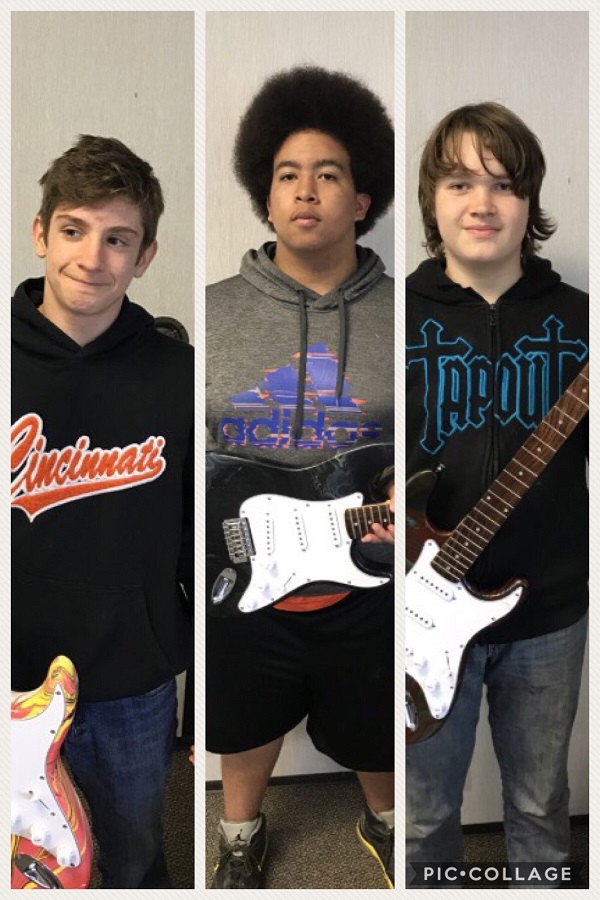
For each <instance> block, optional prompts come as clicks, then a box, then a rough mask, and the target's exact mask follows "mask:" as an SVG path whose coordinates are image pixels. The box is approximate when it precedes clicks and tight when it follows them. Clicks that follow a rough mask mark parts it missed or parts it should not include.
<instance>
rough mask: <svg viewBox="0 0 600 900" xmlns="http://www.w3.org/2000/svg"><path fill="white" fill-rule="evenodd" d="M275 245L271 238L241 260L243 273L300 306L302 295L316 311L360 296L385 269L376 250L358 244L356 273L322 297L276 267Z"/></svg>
mask: <svg viewBox="0 0 600 900" xmlns="http://www.w3.org/2000/svg"><path fill="white" fill-rule="evenodd" d="M275 247H276V244H275V242H274V241H272V242H269V243H266V244H263V246H262V247H261V248H260V249H259V250H249V251H248V252H247V253H246V254H245V255H244V257H243V259H242V265H241V267H240V275H241V276H242V277H243V278H245V279H246V281H249V282H250V284H251V285H252V286H253V287H255V288H257V290H259V291H261V292H262V293H263V294H267V295H268V296H269V297H272V298H273V299H274V300H279V301H280V302H281V303H293V304H294V305H298V303H299V302H300V301H299V298H300V297H301V296H302V297H304V299H305V303H307V304H308V305H309V306H310V308H311V309H314V310H315V311H317V310H324V311H327V310H331V309H336V308H337V307H338V306H339V305H340V302H343V303H352V302H354V301H355V300H358V299H360V297H362V296H363V294H365V293H366V292H367V291H369V290H370V289H371V288H372V287H373V285H374V284H376V283H377V282H378V281H379V279H380V278H381V277H382V275H383V273H384V271H385V266H384V264H383V262H382V261H381V259H380V258H379V256H377V254H376V253H374V251H373V250H370V249H368V248H366V247H359V246H357V248H356V255H357V260H358V268H357V270H356V272H354V273H353V274H352V275H351V276H350V278H348V279H347V280H346V281H344V282H343V284H340V285H339V287H336V288H335V289H334V290H333V291H330V292H329V293H328V294H325V295H323V296H321V295H320V294H317V293H315V292H314V291H311V290H310V289H309V288H307V287H305V286H304V285H303V284H300V282H298V281H295V280H294V279H293V278H290V277H289V276H288V275H285V273H284V272H282V271H281V269H278V268H277V266H276V265H275V263H274V262H273V256H274V255H275ZM340 297H341V300H340Z"/></svg>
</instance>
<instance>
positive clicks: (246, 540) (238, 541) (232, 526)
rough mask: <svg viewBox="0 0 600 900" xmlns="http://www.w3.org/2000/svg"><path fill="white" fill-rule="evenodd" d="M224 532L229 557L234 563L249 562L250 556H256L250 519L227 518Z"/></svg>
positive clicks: (224, 523)
mask: <svg viewBox="0 0 600 900" xmlns="http://www.w3.org/2000/svg"><path fill="white" fill-rule="evenodd" d="M223 532H224V534H225V543H226V544H227V552H228V553H229V559H230V560H231V562H232V563H235V564H238V563H245V562H248V559H249V557H251V556H254V553H255V550H254V544H253V542H252V535H251V533H250V524H249V522H248V519H244V518H241V519H225V521H224V522H223Z"/></svg>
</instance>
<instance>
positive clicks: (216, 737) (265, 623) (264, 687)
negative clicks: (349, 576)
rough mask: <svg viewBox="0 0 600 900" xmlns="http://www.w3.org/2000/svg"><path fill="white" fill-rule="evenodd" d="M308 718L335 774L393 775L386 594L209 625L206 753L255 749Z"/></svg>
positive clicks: (390, 625) (388, 589)
mask: <svg viewBox="0 0 600 900" xmlns="http://www.w3.org/2000/svg"><path fill="white" fill-rule="evenodd" d="M305 716H308V722H307V730H308V733H309V735H310V737H311V739H312V741H313V743H314V745H315V747H316V748H317V749H318V750H320V751H321V752H322V753H325V754H326V755H327V756H329V757H331V758H332V759H333V760H335V761H336V762H337V763H339V764H340V765H342V766H345V767H346V768H348V769H354V770H359V771H365V772H388V771H393V768H394V589H393V585H384V586H383V587H381V588H376V589H375V590H372V591H368V592H365V591H363V592H360V593H354V594H352V595H351V596H349V597H347V598H346V599H345V600H342V601H340V602H339V603H336V604H334V605H333V606H330V607H327V608H326V609H320V610H316V611H315V612H306V613H296V612H284V611H283V610H277V609H274V608H268V609H265V610H261V611H259V612H255V613H249V614H248V615H245V616H241V617H237V618H233V619H223V618H214V617H211V616H209V617H208V618H207V623H206V738H207V749H208V750H210V751H211V752H213V753H238V752H240V751H243V750H250V749H252V748H254V747H260V746H262V745H263V744H267V743H268V742H269V741H272V740H274V739H275V738H277V737H281V735H283V734H287V732H288V731H291V729H292V728H294V726H295V725H297V724H298V723H299V722H301V721H302V719H303V718H304V717H305Z"/></svg>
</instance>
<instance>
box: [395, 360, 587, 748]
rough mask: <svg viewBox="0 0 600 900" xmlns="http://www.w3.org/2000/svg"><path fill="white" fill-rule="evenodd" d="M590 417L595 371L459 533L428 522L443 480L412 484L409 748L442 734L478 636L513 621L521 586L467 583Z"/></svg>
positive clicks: (433, 475) (533, 437)
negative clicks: (481, 588) (567, 442)
mask: <svg viewBox="0 0 600 900" xmlns="http://www.w3.org/2000/svg"><path fill="white" fill-rule="evenodd" d="M588 409H589V382H588V364H586V366H585V367H584V368H583V370H582V371H581V372H580V373H579V375H578V376H577V377H576V378H575V380H574V381H573V382H572V383H571V384H570V385H569V387H568V388H567V390H566V391H565V393H564V394H563V395H562V397H560V399H559V400H558V401H557V402H556V403H555V405H554V406H553V407H552V409H551V410H550V411H549V413H548V414H547V415H546V416H545V418H544V419H543V420H542V421H541V422H540V424H539V425H538V426H537V428H536V429H535V431H533V432H532V433H531V434H530V435H529V437H528V438H527V440H526V441H525V443H524V444H523V446H522V447H521V448H520V449H519V450H518V452H517V453H516V454H515V456H514V457H513V458H512V459H511V461H510V462H509V463H508V465H507V466H506V467H505V468H504V469H503V471H502V472H501V473H500V474H499V475H498V477H497V478H496V480H495V481H494V482H493V483H492V484H491V485H490V487H489V488H488V489H487V491H486V492H485V493H484V495H483V496H482V497H481V499H480V500H479V501H478V503H477V504H476V505H475V506H474V508H473V509H472V510H471V512H469V513H468V514H467V515H466V516H465V517H464V518H463V519H462V521H461V522H460V523H459V524H458V525H457V527H456V528H455V529H454V531H451V532H448V531H439V530H437V529H436V528H434V526H433V525H431V523H430V522H429V521H428V520H427V501H428V498H429V495H430V494H431V491H432V490H433V487H434V485H435V482H436V480H437V477H438V475H439V470H437V471H436V472H432V471H423V472H418V473H417V474H416V475H414V476H413V477H412V478H411V479H410V480H409V482H408V484H407V498H406V558H407V571H408V574H407V576H406V610H405V636H406V642H405V664H406V682H405V683H406V692H405V725H406V741H407V743H414V742H416V741H421V740H425V739H426V738H428V737H430V736H431V735H433V734H435V732H436V731H438V730H439V729H440V728H441V726H442V724H443V723H444V721H445V720H446V718H447V716H448V714H449V713H450V710H451V709H452V705H453V703H454V701H455V699H456V695H457V691H458V688H459V684H460V678H461V674H462V669H463V666H464V660H465V655H466V652H467V649H468V647H469V645H470V644H471V643H472V642H473V641H474V640H475V638H476V637H477V635H478V633H479V632H480V631H482V630H483V629H484V628H486V627H487V626H489V625H492V624H494V623H496V622H499V621H500V620H501V619H503V618H504V617H505V616H508V615H509V614H510V613H511V612H513V610H514V609H515V608H516V607H517V605H518V604H519V603H521V602H522V601H523V600H524V598H525V593H526V590H527V583H526V581H524V580H523V579H520V578H515V579H513V580H511V581H509V582H508V583H507V584H506V585H504V587H502V588H499V589H498V590H495V591H491V592H485V591H477V590H476V589H475V588H473V587H471V586H469V585H468V584H467V583H466V582H465V580H464V578H465V575H466V574H467V572H468V571H469V569H470V568H471V566H472V565H473V563H474V562H475V560H476V559H478V557H479V556H480V555H481V553H483V551H484V550H485V548H486V547H487V545H488V544H489V542H490V541H491V540H492V538H493V537H494V535H495V534H496V532H497V531H498V530H499V529H500V527H501V526H502V525H503V524H504V522H505V521H506V519H507V518H508V516H509V515H510V513H511V512H512V511H513V509H515V507H516V506H517V504H518V503H519V502H520V500H521V499H522V498H523V497H524V496H525V494H526V493H527V491H528V490H529V488H530V487H531V486H532V485H533V484H534V482H535V481H536V479H537V478H538V476H539V475H541V473H542V472H543V471H544V469H545V468H546V466H547V465H548V463H549V462H550V461H551V460H552V459H553V457H554V455H555V453H556V452H557V450H559V449H560V447H561V446H562V445H563V443H564V442H565V440H566V439H567V438H568V437H569V435H570V434H571V432H572V431H574V429H575V427H576V426H577V425H578V424H579V422H580V421H581V420H582V419H583V418H584V416H585V415H586V413H587V412H588Z"/></svg>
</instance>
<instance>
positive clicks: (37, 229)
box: [31, 216, 46, 259]
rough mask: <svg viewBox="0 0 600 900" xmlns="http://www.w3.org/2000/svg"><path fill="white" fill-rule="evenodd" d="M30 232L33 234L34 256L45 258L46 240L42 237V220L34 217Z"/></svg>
mask: <svg viewBox="0 0 600 900" xmlns="http://www.w3.org/2000/svg"><path fill="white" fill-rule="evenodd" d="M31 231H32V234H33V246H34V248H35V255H36V256H39V258H40V259H44V258H45V256H46V238H45V236H44V228H43V225H42V220H41V219H40V217H39V216H36V217H35V219H34V220H33V225H32V228H31Z"/></svg>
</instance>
